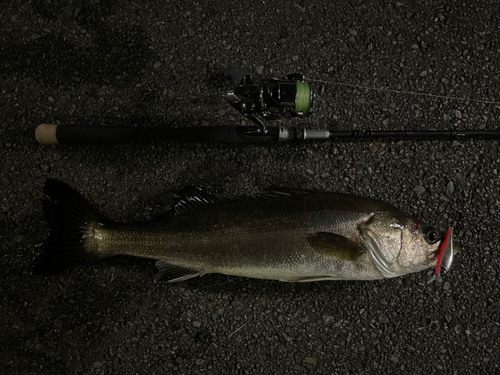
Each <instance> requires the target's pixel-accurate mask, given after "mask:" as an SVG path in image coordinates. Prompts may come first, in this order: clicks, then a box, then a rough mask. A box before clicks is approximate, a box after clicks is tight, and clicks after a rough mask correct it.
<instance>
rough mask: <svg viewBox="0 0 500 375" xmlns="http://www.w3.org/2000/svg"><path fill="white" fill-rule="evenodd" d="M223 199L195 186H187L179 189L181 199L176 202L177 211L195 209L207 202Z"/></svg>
mask: <svg viewBox="0 0 500 375" xmlns="http://www.w3.org/2000/svg"><path fill="white" fill-rule="evenodd" d="M222 201H223V199H221V198H218V197H216V196H214V195H212V194H209V193H206V192H204V191H203V190H201V189H199V188H197V187H194V186H186V187H185V188H183V189H181V191H179V200H178V201H177V202H176V204H175V213H176V214H180V213H183V212H187V211H192V210H195V209H197V208H199V207H202V206H205V205H207V204H213V203H218V202H222Z"/></svg>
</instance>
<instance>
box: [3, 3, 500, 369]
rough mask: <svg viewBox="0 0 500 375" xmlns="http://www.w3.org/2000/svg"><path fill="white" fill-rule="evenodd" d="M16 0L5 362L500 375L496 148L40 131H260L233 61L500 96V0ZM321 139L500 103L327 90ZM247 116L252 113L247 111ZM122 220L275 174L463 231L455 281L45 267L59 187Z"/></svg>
mask: <svg viewBox="0 0 500 375" xmlns="http://www.w3.org/2000/svg"><path fill="white" fill-rule="evenodd" d="M414 3H416V2H413V1H405V0H400V1H361V0H360V1H328V0H324V1H312V2H310V1H296V2H294V1H288V0H286V1H265V2H264V1H259V2H250V1H245V2H243V1H236V2H234V4H233V2H230V1H220V0H214V1H200V2H198V3H191V2H185V1H178V0H171V1H169V0H163V1H137V2H133V1H121V0H119V1H108V0H100V1H99V0H93V1H70V0H66V1H42V0H36V1H20V2H10V3H9V2H7V3H5V2H3V3H2V10H1V11H0V27H1V32H0V42H1V44H0V81H1V83H2V84H1V90H0V113H1V114H2V121H1V123H0V140H1V146H0V160H1V168H0V175H1V176H0V181H1V192H2V193H1V196H0V223H1V225H0V240H1V255H2V256H1V258H0V274H1V283H0V327H1V328H0V329H1V331H0V364H1V366H0V367H1V368H2V371H1V372H2V373H4V374H10V373H12V374H91V373H96V374H97V373H100V374H132V373H133V374H136V373H137V374H164V373H183V374H202V373H213V374H222V373H235V374H247V373H248V374H254V373H274V374H278V373H294V372H295V373H300V374H302V373H304V374H306V373H322V374H337V373H339V374H390V373H392V374H397V373H403V372H404V373H410V374H411V373H419V374H429V373H440V374H441V373H442V374H470V373H475V374H493V373H497V372H498V371H499V369H498V366H499V353H500V347H499V346H500V344H499V339H498V336H499V308H500V302H499V298H500V288H499V284H498V273H499V271H500V260H499V256H498V227H499V223H500V219H499V218H498V217H499V215H498V214H499V212H500V199H499V194H498V189H499V178H498V173H499V163H500V160H499V159H500V158H499V153H498V151H497V150H498V142H497V141H489V140H467V141H465V140H464V141H431V140H424V141H397V140H383V141H360V142H324V143H320V142H318V143H304V144H300V145H294V144H287V145H268V146H246V147H238V146H227V145H204V144H203V145H202V144H184V145H176V144H167V143H156V144H121V145H111V146H110V145H107V146H103V145H84V146H42V145H40V144H38V143H37V142H36V141H35V138H34V130H35V128H36V126H37V125H38V124H40V123H69V124H78V123H81V124H104V125H123V126H125V125H137V126H166V127H169V126H194V125H198V126H211V125H238V124H245V120H244V119H243V117H242V116H241V115H239V114H238V113H237V112H236V111H235V110H233V109H232V108H231V107H230V106H229V105H227V104H226V103H225V102H224V100H223V99H222V97H221V94H222V93H223V92H225V91H226V90H227V89H229V88H230V85H229V83H228V82H226V81H225V80H224V79H223V73H224V71H225V70H227V69H229V68H232V67H244V68H246V69H248V70H250V71H252V72H254V73H255V74H256V75H257V76H259V77H263V78H264V77H271V76H278V77H280V76H283V75H285V74H289V73H295V72H297V73H303V74H305V75H306V76H307V77H310V78H312V79H318V80H329V81H338V82H343V83H347V84H354V85H362V86H375V87H379V88H386V89H393V90H403V91H417V92H425V93H430V94H434V95H445V96H455V97H463V98H474V99H480V100H489V101H499V100H500V96H499V95H498V90H499V87H500V82H499V81H500V78H499V77H500V74H499V70H500V65H499V63H498V57H499V52H500V44H499V40H500V39H499V17H500V12H499V10H500V9H499V6H498V2H496V1H462V2H455V1H419V2H418V5H415V4H414ZM315 89H316V90H317V91H318V92H320V96H321V100H319V101H318V105H317V107H316V112H315V114H314V115H313V116H312V117H310V118H309V119H307V120H304V121H300V120H292V121H287V122H283V123H284V124H288V125H292V126H303V127H306V128H308V129H332V130H334V129H338V130H343V129H360V130H367V129H404V130H409V129H432V128H436V129H448V128H457V129H495V128H496V127H497V126H498V125H497V123H498V117H499V110H500V105H499V104H496V105H495V104H486V103H479V102H473V101H458V100H447V99H437V98H431V97H422V96H414V95H413V96H412V95H405V94H396V93H387V92H379V91H374V90H369V91H368V90H364V89H358V88H352V87H346V86H338V85H332V84H323V85H322V84H321V83H315ZM247 124H248V123H247ZM48 177H51V178H57V179H60V180H62V181H65V182H67V183H69V184H70V185H71V186H72V187H74V188H75V189H76V190H77V191H79V192H81V193H82V194H83V195H84V196H85V197H86V198H87V199H88V200H89V201H90V202H91V203H92V204H93V205H94V206H95V207H96V208H97V209H98V210H99V211H100V212H102V213H103V214H104V215H105V216H107V217H109V218H111V219H114V220H118V221H136V220H148V219H151V218H157V217H161V216H162V215H164V214H165V213H166V212H168V210H169V209H170V206H171V205H172V203H173V197H174V194H175V192H176V191H178V190H179V189H180V188H181V187H183V186H185V185H197V186H202V187H204V188H205V189H207V190H208V191H210V192H212V193H214V194H216V195H220V196H222V197H236V196H239V195H251V194H255V193H257V192H258V191H259V189H260V188H262V187H266V186H269V185H281V186H288V187H298V188H310V189H320V190H328V191H335V192H346V193H354V194H358V195H364V196H371V197H374V198H378V199H381V200H384V201H387V202H389V203H392V204H394V205H396V206H398V207H400V208H402V209H404V210H405V211H407V212H408V213H411V214H414V215H417V216H419V217H420V218H422V219H423V220H425V221H427V222H429V223H433V224H436V225H441V226H443V227H449V226H451V227H453V228H454V230H455V233H456V238H457V239H459V240H460V242H461V243H462V252H461V253H460V254H459V255H458V256H457V257H456V261H455V266H454V269H453V271H452V272H451V273H450V274H449V275H447V276H445V278H444V282H442V283H433V284H430V285H427V284H426V282H427V280H428V277H429V275H430V274H431V273H432V270H429V272H421V273H419V274H413V275H407V276H404V277H400V278H396V279H390V280H383V281H376V282H318V283H309V284H288V283H280V282H276V281H264V280H254V279H245V278H238V277H226V276H222V275H209V276H205V277H203V278H198V279H193V280H190V281H189V282H183V283H179V284H173V285H168V284H157V283H155V282H154V281H153V277H154V274H155V272H156V270H155V267H154V261H151V260H144V259H138V258H127V257H118V258H113V259H108V260H105V261H102V262H100V263H95V264H92V265H88V266H83V267H80V268H78V269H75V270H73V271H71V272H67V273H64V274H61V275H60V276H58V277H50V278H42V277H34V276H31V274H30V269H31V262H32V259H33V257H34V256H35V255H36V253H37V250H36V248H35V245H37V244H39V243H41V242H42V240H43V239H44V238H45V236H47V233H48V230H47V227H46V224H45V220H44V218H43V214H42V209H41V204H40V198H41V197H42V194H41V191H42V188H43V184H44V181H45V179H46V178H48Z"/></svg>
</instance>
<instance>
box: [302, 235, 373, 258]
mask: <svg viewBox="0 0 500 375" xmlns="http://www.w3.org/2000/svg"><path fill="white" fill-rule="evenodd" d="M307 242H309V245H311V246H312V248H313V249H314V251H316V252H317V253H318V254H322V255H326V256H330V257H333V258H337V259H341V260H348V261H355V260H356V259H358V258H359V257H360V256H361V255H362V254H364V253H365V252H366V250H365V249H364V248H363V247H362V246H361V245H360V244H358V243H357V242H354V241H352V240H350V239H349V238H346V237H344V236H340V235H338V234H335V233H328V232H318V233H315V234H313V235H310V236H309V237H308V238H307Z"/></svg>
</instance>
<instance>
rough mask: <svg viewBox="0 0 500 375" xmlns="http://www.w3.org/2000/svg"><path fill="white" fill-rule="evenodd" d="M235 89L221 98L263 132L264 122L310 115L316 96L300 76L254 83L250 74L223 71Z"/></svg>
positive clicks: (240, 71)
mask: <svg viewBox="0 0 500 375" xmlns="http://www.w3.org/2000/svg"><path fill="white" fill-rule="evenodd" d="M225 77H226V78H229V79H232V80H233V82H234V84H235V87H234V89H233V90H230V91H228V92H227V93H226V94H224V95H223V96H224V99H225V100H226V101H227V102H228V103H229V104H231V105H232V106H233V107H234V108H236V109H237V110H238V111H239V112H240V113H242V114H243V115H244V116H246V117H248V118H249V119H250V120H252V121H253V122H255V123H256V124H257V125H259V129H260V131H261V132H262V133H264V134H265V133H266V131H267V130H266V125H265V120H278V119H282V118H287V119H288V118H291V117H304V116H308V115H310V114H311V112H312V109H313V105H314V98H315V94H314V92H313V91H312V90H311V87H310V85H309V83H307V82H305V81H304V78H305V77H304V76H303V75H302V74H290V75H287V76H285V77H283V78H268V79H262V80H260V81H255V80H254V78H253V76H252V74H251V73H250V72H249V71H247V70H245V69H240V68H235V69H230V70H228V71H226V73H225Z"/></svg>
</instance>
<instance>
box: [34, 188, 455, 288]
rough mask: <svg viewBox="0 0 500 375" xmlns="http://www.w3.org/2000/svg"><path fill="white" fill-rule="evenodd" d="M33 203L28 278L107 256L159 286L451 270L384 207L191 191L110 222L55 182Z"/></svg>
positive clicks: (418, 228)
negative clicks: (140, 218) (122, 258)
mask: <svg viewBox="0 0 500 375" xmlns="http://www.w3.org/2000/svg"><path fill="white" fill-rule="evenodd" d="M44 192H45V193H46V195H47V196H48V197H49V198H50V200H43V201H42V202H43V210H44V214H45V216H46V218H47V221H48V225H49V229H50V235H49V237H48V238H47V239H46V240H45V241H44V242H43V244H42V246H41V253H40V254H39V255H38V256H37V257H36V259H35V261H34V267H33V271H34V273H37V274H42V275H52V274H55V273H58V272H60V271H64V270H66V269H69V268H72V267H75V266H78V265H81V264H84V263H88V262H91V261H94V260H98V259H102V258H105V257H110V256H114V255H132V256H137V257H143V258H152V259H156V260H158V261H157V263H156V266H157V268H158V274H157V276H156V280H159V281H168V282H175V281H182V280H186V279H190V278H192V277H196V276H201V275H204V274H208V273H222V274H226V275H236V276H245V277H253V278H260V279H275V280H281V281H319V280H376V279H382V278H389V277H396V276H400V275H405V274H408V273H412V272H418V271H421V270H424V269H426V268H429V267H437V268H436V274H439V273H440V272H442V271H443V272H447V271H448V270H449V269H450V267H451V264H452V261H453V253H454V247H453V235H452V233H451V229H449V230H448V231H447V232H445V231H441V230H438V229H437V228H435V227H432V226H428V225H425V224H424V223H421V222H420V221H419V220H418V219H417V218H415V217H413V216H411V215H408V214H406V213H404V212H402V211H400V210H398V209H397V208H395V207H393V206H391V205H390V204H387V203H383V202H380V201H377V200H374V199H369V198H363V197H358V196H354V195H349V194H337V193H324V192H316V191H308V190H300V189H283V188H272V189H268V190H266V191H264V192H263V193H262V194H261V195H259V196H257V197H246V198H239V199H233V200H228V199H220V198H218V197H215V196H213V195H211V194H208V193H206V192H203V191H202V190H200V189H197V188H194V187H188V188H184V189H183V190H181V192H180V193H179V196H180V198H179V200H178V203H177V204H176V205H175V207H174V210H175V215H174V216H173V217H172V218H170V219H165V220H157V221H153V222H147V223H134V224H130V223H129V224H125V223H116V222H112V221H109V220H106V219H104V218H102V217H101V216H100V215H98V214H97V213H96V212H95V211H94V210H93V209H92V208H91V206H90V205H89V204H88V203H87V201H86V200H84V198H83V197H82V196H81V195H79V194H78V193H77V192H75V191H74V190H73V189H72V188H71V187H69V186H68V185H66V184H65V183H63V182H60V181H57V180H53V179H49V180H47V181H46V183H45V188H44Z"/></svg>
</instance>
